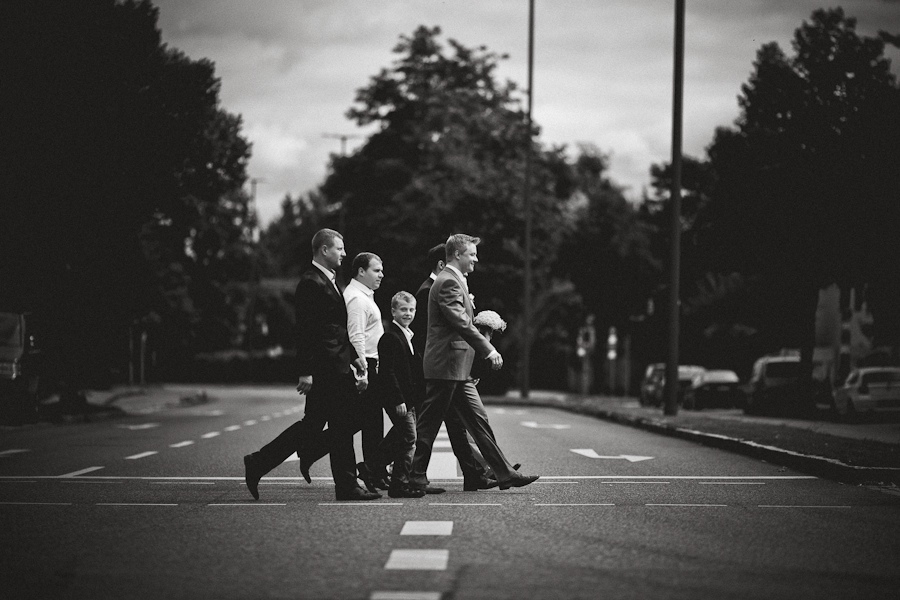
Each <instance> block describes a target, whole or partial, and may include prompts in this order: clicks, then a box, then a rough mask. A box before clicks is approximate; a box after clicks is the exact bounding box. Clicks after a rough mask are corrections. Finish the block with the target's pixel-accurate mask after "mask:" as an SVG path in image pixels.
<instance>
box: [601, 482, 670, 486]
mask: <svg viewBox="0 0 900 600" xmlns="http://www.w3.org/2000/svg"><path fill="white" fill-rule="evenodd" d="M669 483H670V482H668V481H610V482H608V483H607V484H606V485H640V484H644V485H647V484H650V485H667V484H669Z"/></svg>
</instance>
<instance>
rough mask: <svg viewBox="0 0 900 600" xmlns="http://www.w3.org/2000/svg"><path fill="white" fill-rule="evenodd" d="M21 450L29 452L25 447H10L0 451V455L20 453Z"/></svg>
mask: <svg viewBox="0 0 900 600" xmlns="http://www.w3.org/2000/svg"><path fill="white" fill-rule="evenodd" d="M23 452H30V450H28V449H27V448H12V449H10V450H3V451H0V457H4V456H12V455H13V454H21V453H23Z"/></svg>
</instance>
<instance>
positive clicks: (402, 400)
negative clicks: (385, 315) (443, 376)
mask: <svg viewBox="0 0 900 600" xmlns="http://www.w3.org/2000/svg"><path fill="white" fill-rule="evenodd" d="M391 316H392V317H393V318H394V320H393V322H391V324H390V325H389V326H388V328H387V329H386V330H385V332H384V335H382V336H381V339H380V340H378V377H377V379H376V380H375V381H376V385H375V390H374V393H375V395H376V396H377V397H378V398H380V400H381V403H382V406H383V407H384V410H385V411H386V412H387V414H388V416H389V417H390V419H391V423H393V427H391V430H390V431H389V432H388V433H387V435H386V436H384V439H383V440H382V441H381V443H380V444H379V445H378V446H377V447H376V449H375V451H374V452H373V453H371V454H367V455H366V459H365V461H364V462H363V463H360V464H359V465H357V469H358V470H359V473H360V477H361V478H362V480H363V481H365V483H366V487H367V488H369V491H372V492H374V491H375V490H376V488H377V487H378V485H377V483H378V482H377V477H378V476H379V474H380V473H381V472H383V471H384V469H385V467H386V466H387V465H388V464H390V463H394V470H393V472H392V473H391V483H390V487H389V488H388V496H390V497H391V498H421V497H422V496H424V495H425V491H424V490H414V489H411V488H410V487H409V472H410V469H411V468H412V460H413V453H414V452H415V450H416V412H417V410H418V409H419V407H420V406H421V405H422V401H423V400H424V399H425V379H424V377H423V375H422V355H421V354H419V353H418V352H416V351H415V348H414V347H413V344H412V340H413V339H414V336H413V333H412V331H410V329H409V325H410V323H411V322H413V320H414V319H415V316H416V299H415V298H414V297H413V295H412V294H410V293H409V292H397V293H396V294H394V297H393V298H391Z"/></svg>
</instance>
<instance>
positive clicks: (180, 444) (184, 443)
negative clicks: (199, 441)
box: [169, 440, 194, 448]
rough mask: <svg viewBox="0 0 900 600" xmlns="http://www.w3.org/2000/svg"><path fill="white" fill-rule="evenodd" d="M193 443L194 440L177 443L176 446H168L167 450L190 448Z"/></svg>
mask: <svg viewBox="0 0 900 600" xmlns="http://www.w3.org/2000/svg"><path fill="white" fill-rule="evenodd" d="M193 443H194V440H184V441H183V442H178V443H177V444H169V448H184V447H185V446H190V445H191V444H193Z"/></svg>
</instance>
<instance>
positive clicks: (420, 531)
mask: <svg viewBox="0 0 900 600" xmlns="http://www.w3.org/2000/svg"><path fill="white" fill-rule="evenodd" d="M452 533H453V521H407V522H406V523H404V524H403V529H402V530H401V531H400V535H452Z"/></svg>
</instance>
